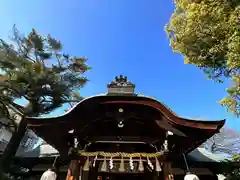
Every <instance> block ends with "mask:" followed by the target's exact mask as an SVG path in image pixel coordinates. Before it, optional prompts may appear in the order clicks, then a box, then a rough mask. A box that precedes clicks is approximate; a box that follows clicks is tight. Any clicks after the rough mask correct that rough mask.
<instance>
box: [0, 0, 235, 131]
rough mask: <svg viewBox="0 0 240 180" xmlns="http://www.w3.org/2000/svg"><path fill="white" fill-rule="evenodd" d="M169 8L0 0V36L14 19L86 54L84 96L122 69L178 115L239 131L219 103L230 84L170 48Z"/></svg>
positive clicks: (133, 1)
mask: <svg viewBox="0 0 240 180" xmlns="http://www.w3.org/2000/svg"><path fill="white" fill-rule="evenodd" d="M173 10H174V4H173V3H172V1H171V0H162V1H159V0H151V1H146V0H68V1H66V0H62V1H57V0H51V1H47V0H39V1H30V0H21V1H15V0H1V1H0V22H1V23H0V26H1V27H0V37H1V38H4V39H5V38H8V36H9V35H10V34H11V28H12V26H13V24H16V25H17V28H18V29H19V30H21V32H23V33H27V32H29V31H30V30H31V28H35V29H36V30H37V31H38V32H39V33H41V34H43V35H47V34H48V33H50V34H51V35H52V36H54V37H55V38H57V39H59V40H61V42H62V43H63V44H64V49H65V51H66V52H67V53H71V54H72V55H76V56H86V57H88V58H89V65H90V66H92V67H93V69H92V70H91V71H90V72H89V73H88V74H87V76H88V77H89V80H90V81H89V83H88V84H87V85H86V87H84V88H83V89H82V90H81V95H83V96H89V95H95V94H99V93H104V92H106V85H107V83H109V82H110V81H111V80H112V79H113V78H114V77H115V76H116V75H119V74H123V75H126V76H128V78H129V79H130V80H131V81H132V82H133V83H135V84H136V92H138V93H141V94H145V95H148V96H153V97H155V98H157V99H159V100H161V101H163V102H164V103H165V104H167V105H168V106H169V107H170V108H172V110H173V111H175V112H176V113H177V114H179V115H180V116H184V117H188V118H194V119H204V120H219V119H227V126H228V127H231V128H234V129H236V130H240V126H239V125H240V120H239V119H237V118H234V116H232V115H231V114H230V113H228V112H226V110H225V109H224V108H222V107H221V106H219V105H218V104H217V102H218V101H219V100H220V99H221V98H222V97H224V96H225V95H226V92H225V89H226V87H227V86H228V85H229V84H216V83H214V82H212V81H209V80H207V79H206V76H205V75H204V74H203V73H202V72H201V71H200V70H199V69H197V68H195V67H194V66H191V65H184V64H183V57H182V56H181V55H179V54H175V53H173V52H172V50H171V48H170V47H169V41H168V39H167V36H166V33H165V32H164V25H165V24H166V23H167V22H168V20H169V18H170V16H171V13H172V12H173ZM61 113H63V110H62V109H60V110H57V111H55V112H54V113H52V115H58V114H61Z"/></svg>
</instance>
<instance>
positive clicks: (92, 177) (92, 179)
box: [88, 161, 100, 180]
mask: <svg viewBox="0 0 240 180" xmlns="http://www.w3.org/2000/svg"><path fill="white" fill-rule="evenodd" d="M99 164H100V163H99V161H97V162H96V166H95V167H92V168H91V169H90V172H89V177H88V180H97V178H98V169H99Z"/></svg>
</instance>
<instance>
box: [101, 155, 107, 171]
mask: <svg viewBox="0 0 240 180" xmlns="http://www.w3.org/2000/svg"><path fill="white" fill-rule="evenodd" d="M101 171H102V172H107V160H106V157H104V160H103V164H102V167H101Z"/></svg>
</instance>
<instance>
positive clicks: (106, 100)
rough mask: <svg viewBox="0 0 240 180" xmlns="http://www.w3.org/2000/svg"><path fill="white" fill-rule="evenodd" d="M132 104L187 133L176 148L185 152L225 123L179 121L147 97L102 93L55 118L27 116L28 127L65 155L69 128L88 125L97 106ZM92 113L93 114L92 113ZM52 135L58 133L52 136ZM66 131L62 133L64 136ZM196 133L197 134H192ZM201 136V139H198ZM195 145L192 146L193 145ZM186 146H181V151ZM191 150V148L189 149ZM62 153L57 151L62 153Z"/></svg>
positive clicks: (159, 104)
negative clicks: (153, 110)
mask: <svg viewBox="0 0 240 180" xmlns="http://www.w3.org/2000/svg"><path fill="white" fill-rule="evenodd" d="M116 104H117V105H122V104H125V105H133V106H135V105H136V106H144V107H148V108H152V109H155V110H156V111H157V112H159V114H161V116H163V117H164V118H163V119H164V120H161V121H165V124H167V125H168V127H169V125H170V126H172V127H173V128H175V129H178V130H180V131H181V132H183V134H186V135H187V136H188V137H189V138H188V139H185V140H186V142H183V141H182V142H181V143H180V139H179V140H177V141H178V143H180V144H179V145H178V146H184V145H183V144H184V143H185V146H189V147H188V149H187V151H189V150H192V149H193V148H194V147H196V146H198V145H200V144H201V143H203V142H204V141H205V140H206V139H208V138H210V137H211V136H212V135H214V134H215V133H216V132H217V131H219V129H220V128H221V127H222V126H223V125H224V123H225V120H220V121H199V120H189V119H186V118H181V117H179V116H177V115H176V114H175V113H173V112H172V111H171V110H170V109H169V108H168V107H166V105H164V104H163V103H161V102H159V101H157V100H155V99H153V98H150V97H146V96H141V95H131V96H129V95H119V94H118V95H116V94H115V95H114V94H101V95H96V96H91V97H88V98H85V99H83V100H82V101H80V102H79V103H77V104H76V105H75V106H74V107H72V108H71V109H70V110H69V111H67V112H66V113H64V114H63V115H60V116H57V117H50V118H47V117H27V121H28V127H29V128H31V129H33V130H34V131H35V132H36V133H37V134H38V135H39V136H40V137H42V138H43V139H44V140H45V141H46V142H48V143H49V144H51V145H53V146H54V147H55V148H56V149H58V150H60V149H61V147H65V150H64V151H65V152H64V153H65V154H66V153H67V146H68V145H67V139H66V138H67V137H66V135H67V134H68V132H69V130H71V128H72V127H76V125H78V126H81V125H79V124H80V123H82V122H85V124H86V123H90V122H91V119H90V120H89V118H88V119H87V118H86V116H88V117H89V116H90V117H91V116H93V115H96V114H95V113H96V112H95V111H96V108H99V106H105V105H108V106H111V105H116ZM93 112H94V113H93ZM53 129H54V130H55V132H61V133H58V134H56V133H55V134H53V132H52V130H53ZM63 132H65V134H64V133H63ZM195 133H197V134H195ZM200 134H201V136H200ZM193 143H194V145H193ZM184 148H185V150H186V147H183V149H184ZM189 148H190V149H189ZM61 151H62V150H60V152H61Z"/></svg>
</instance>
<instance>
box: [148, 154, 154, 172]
mask: <svg viewBox="0 0 240 180" xmlns="http://www.w3.org/2000/svg"><path fill="white" fill-rule="evenodd" d="M147 163H148V165H149V167H150V168H151V169H152V170H153V169H154V166H153V164H152V162H151V161H150V159H149V157H147Z"/></svg>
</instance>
